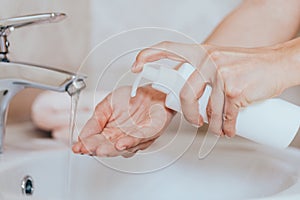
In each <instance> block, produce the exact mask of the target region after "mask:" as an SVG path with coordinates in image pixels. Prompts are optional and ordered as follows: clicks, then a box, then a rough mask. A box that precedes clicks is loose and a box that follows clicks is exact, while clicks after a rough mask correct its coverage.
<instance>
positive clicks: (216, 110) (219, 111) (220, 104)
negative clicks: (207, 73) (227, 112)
mask: <svg viewBox="0 0 300 200" xmlns="http://www.w3.org/2000/svg"><path fill="white" fill-rule="evenodd" d="M222 85H223V84H222V83H221V80H219V79H216V80H215V81H214V83H213V85H212V92H211V96H210V99H209V104H208V106H209V108H207V110H208V111H209V112H207V113H208V117H209V127H208V129H209V130H208V131H209V132H212V133H214V134H216V135H223V132H222V124H223V110H224V92H223V87H222Z"/></svg>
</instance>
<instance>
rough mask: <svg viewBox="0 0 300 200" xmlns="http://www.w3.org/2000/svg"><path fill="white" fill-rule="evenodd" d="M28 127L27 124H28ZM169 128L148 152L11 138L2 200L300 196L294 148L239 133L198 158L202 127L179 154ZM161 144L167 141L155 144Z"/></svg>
mask: <svg viewBox="0 0 300 200" xmlns="http://www.w3.org/2000/svg"><path fill="white" fill-rule="evenodd" d="M19 129H20V130H21V129H22V126H21V125H20V127H19ZM10 130H11V129H10ZM22 130H24V128H23V129H22ZM26 130H27V131H30V130H31V131H32V128H30V126H29V128H28V126H27V129H26V128H25V132H26ZM11 131H13V130H11ZM171 135H172V134H165V136H163V137H161V138H160V139H159V140H158V141H157V142H156V143H155V144H154V145H153V147H152V148H150V149H149V150H148V151H145V152H141V153H138V155H136V156H134V157H132V158H128V159H125V158H121V157H117V158H101V159H100V158H95V157H89V156H82V155H74V154H72V153H71V152H70V151H69V150H68V148H67V147H66V146H65V145H64V144H61V143H58V142H55V141H54V140H51V139H49V138H31V139H28V142H27V143H26V144H24V143H21V142H19V144H16V142H12V143H13V144H8V145H7V147H6V151H5V153H4V154H3V155H2V156H1V159H0V162H1V164H0V188H1V190H0V199H1V200H2V199H10V200H11V199H23V198H24V199H41V200H48V199H49V200H50V199H51V200H52V199H53V200H54V199H55V200H59V199H73V200H79V199H80V200H82V199H89V200H96V199H97V200H98V199H105V200H118V199H131V200H139V199H143V200H153V199H157V200H158V199H164V200H165V199H222V200H224V199H230V200H234V199H258V198H270V199H276V198H278V199H283V198H284V197H291V198H292V197H293V196H294V197H295V199H298V198H299V196H298V197H297V198H296V196H297V195H298V194H300V183H299V177H300V168H299V166H300V151H299V150H297V149H292V148H289V149H286V150H278V149H271V148H269V147H263V146H261V145H258V144H254V143H252V142H249V141H246V140H243V139H240V138H236V139H231V140H228V139H222V140H221V141H219V143H218V144H217V146H216V147H215V149H214V150H213V152H212V153H211V154H210V155H209V156H208V157H206V158H205V159H203V160H199V159H198V156H197V155H198V151H199V146H200V143H201V141H202V140H203V137H202V136H201V134H198V135H197V137H196V138H195V139H193V140H192V144H191V145H189V147H188V148H186V149H185V151H182V149H181V150H180V151H181V152H182V153H181V154H177V153H176V149H178V148H179V149H180V148H181V147H180V145H179V146H176V148H174V145H173V144H172V145H166V144H169V143H166V141H170V140H169V139H170V138H168V137H170V136H171ZM173 138H174V137H173ZM190 138H191V137H190V135H189V134H188V133H184V134H179V135H177V136H176V141H178V142H181V144H182V143H183V144H184V143H185V144H187V143H189V142H190ZM174 141H175V140H174ZM176 141H175V143H176ZM169 146H170V148H169ZM160 147H164V148H161V149H160V151H154V149H156V150H157V149H159V148H160ZM26 176H30V177H31V178H32V180H33V186H34V192H33V195H31V196H27V197H26V196H25V195H24V194H23V193H22V190H21V181H22V179H23V178H24V177H26Z"/></svg>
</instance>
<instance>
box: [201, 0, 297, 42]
mask: <svg viewBox="0 0 300 200" xmlns="http://www.w3.org/2000/svg"><path fill="white" fill-rule="evenodd" d="M299 26H300V1H299V0H288V1H286V0H245V1H244V2H243V3H242V4H241V5H240V6H239V7H238V8H236V9H235V10H234V11H232V12H231V13H230V14H229V15H228V16H227V17H226V18H225V19H224V20H223V21H222V22H221V23H220V24H219V25H218V26H217V27H216V28H215V30H214V31H213V32H212V34H211V35H210V36H209V37H208V38H207V39H206V41H205V42H204V43H206V44H213V45H218V46H239V47H259V46H270V45H274V44H277V43H280V42H285V41H288V40H290V39H292V38H293V37H295V35H296V34H297V31H298V29H299Z"/></svg>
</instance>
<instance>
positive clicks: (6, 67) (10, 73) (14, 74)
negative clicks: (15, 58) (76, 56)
mask: <svg viewBox="0 0 300 200" xmlns="http://www.w3.org/2000/svg"><path fill="white" fill-rule="evenodd" d="M0 71H1V74H0V153H2V152H3V140H4V135H5V125H6V116H7V109H8V105H9V102H10V100H11V99H12V98H13V97H14V96H15V95H16V94H17V93H18V92H19V91H20V90H22V89H24V88H28V87H30V88H39V89H44V90H52V91H57V92H67V93H68V94H69V95H70V96H72V95H73V94H75V93H78V92H80V91H81V90H82V89H84V88H85V87H86V84H85V82H84V80H85V78H86V76H84V75H78V74H75V73H72V72H67V71H64V70H59V69H54V68H50V67H44V66H38V65H32V64H26V63H20V62H0Z"/></svg>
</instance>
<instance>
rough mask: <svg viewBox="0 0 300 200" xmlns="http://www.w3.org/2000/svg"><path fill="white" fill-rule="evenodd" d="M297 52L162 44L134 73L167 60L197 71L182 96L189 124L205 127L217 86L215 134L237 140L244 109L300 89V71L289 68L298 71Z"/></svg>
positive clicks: (146, 53) (212, 118) (139, 60)
mask: <svg viewBox="0 0 300 200" xmlns="http://www.w3.org/2000/svg"><path fill="white" fill-rule="evenodd" d="M296 42H298V43H299V41H296ZM296 47H297V48H296ZM296 49H298V50H296ZM295 52H298V53H299V45H296V44H294V45H293V43H289V44H285V45H277V46H274V47H266V48H253V49H246V48H230V47H216V46H210V45H198V44H182V43H174V42H162V43H159V44H157V45H154V46H153V47H151V48H147V49H144V50H142V51H141V52H140V53H139V54H138V55H137V57H136V61H135V63H134V65H133V68H132V71H133V72H140V71H141V70H142V67H143V65H144V64H145V63H147V62H153V61H157V60H160V59H163V58H167V59H171V60H175V61H180V62H188V63H190V64H192V65H193V66H194V67H195V68H196V70H195V71H194V72H193V73H192V75H191V76H190V77H189V79H188V80H187V82H186V84H185V85H184V86H183V88H182V90H181V93H180V100H181V106H182V111H183V114H184V116H185V118H186V119H187V120H188V121H189V122H190V123H192V124H197V125H199V126H201V125H202V123H203V118H202V116H201V115H200V114H199V110H198V109H199V107H198V99H199V98H200V97H201V96H202V94H203V92H204V89H205V87H206V85H211V86H212V93H211V96H210V99H209V103H208V106H207V109H206V112H207V115H208V119H209V123H210V131H212V132H214V133H215V134H218V135H223V134H225V135H227V136H230V137H231V136H234V135H235V127H236V120H237V116H238V112H239V110H240V109H241V108H244V107H247V106H248V105H249V104H252V103H254V102H257V101H261V100H264V99H267V98H272V97H275V96H277V95H279V94H280V93H281V92H282V91H283V90H284V89H286V88H287V87H290V86H293V85H296V84H299V67H298V68H297V69H296V68H295V67H294V68H292V67H291V68H289V66H295V65H296V63H295V60H296V59H294V58H295ZM298 66H299V63H298ZM297 77H298V78H297Z"/></svg>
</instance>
